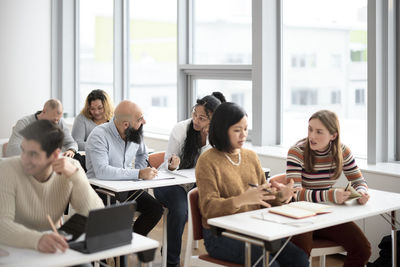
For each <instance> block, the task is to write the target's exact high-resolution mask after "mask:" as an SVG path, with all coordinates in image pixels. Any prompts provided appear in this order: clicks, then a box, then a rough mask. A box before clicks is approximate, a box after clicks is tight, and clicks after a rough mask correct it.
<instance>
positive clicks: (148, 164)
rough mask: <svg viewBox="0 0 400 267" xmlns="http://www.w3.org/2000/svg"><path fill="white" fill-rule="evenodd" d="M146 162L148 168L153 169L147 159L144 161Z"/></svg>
mask: <svg viewBox="0 0 400 267" xmlns="http://www.w3.org/2000/svg"><path fill="white" fill-rule="evenodd" d="M146 162H147V166H148V167H150V168H153V166H151V164H150V161H149V160H148V159H146Z"/></svg>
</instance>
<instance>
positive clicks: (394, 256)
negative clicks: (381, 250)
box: [391, 211, 397, 266]
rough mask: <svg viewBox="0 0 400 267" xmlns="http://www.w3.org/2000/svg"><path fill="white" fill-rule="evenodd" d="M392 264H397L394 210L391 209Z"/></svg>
mask: <svg viewBox="0 0 400 267" xmlns="http://www.w3.org/2000/svg"><path fill="white" fill-rule="evenodd" d="M391 215H392V266H397V229H396V211H392V214H391Z"/></svg>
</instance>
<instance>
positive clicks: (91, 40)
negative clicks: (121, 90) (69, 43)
mask: <svg viewBox="0 0 400 267" xmlns="http://www.w3.org/2000/svg"><path fill="white" fill-rule="evenodd" d="M79 3H80V6H79V11H80V14H79V23H80V24H79V33H80V35H79V40H80V43H79V63H80V69H79V100H80V101H79V103H78V105H79V109H81V108H82V107H83V104H84V102H85V99H86V96H87V95H88V94H89V93H90V91H92V90H93V89H103V90H105V91H106V92H107V93H108V94H109V95H110V97H111V98H112V97H113V32H114V31H113V25H114V24H113V7H114V2H113V0H81V1H79Z"/></svg>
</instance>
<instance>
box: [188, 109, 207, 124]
mask: <svg viewBox="0 0 400 267" xmlns="http://www.w3.org/2000/svg"><path fill="white" fill-rule="evenodd" d="M192 119H193V120H195V119H198V120H199V121H201V122H206V121H209V120H210V118H208V117H206V116H204V115H198V114H197V112H196V108H195V107H194V108H193V109H192Z"/></svg>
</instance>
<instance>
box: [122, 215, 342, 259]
mask: <svg viewBox="0 0 400 267" xmlns="http://www.w3.org/2000/svg"><path fill="white" fill-rule="evenodd" d="M149 237H150V238H152V239H155V240H157V241H159V242H160V244H161V242H162V220H161V221H160V222H159V223H158V224H157V226H156V227H155V228H154V229H153V231H151V233H150V234H149ZM182 239H183V240H182V252H181V266H183V261H184V257H185V249H186V239H187V225H186V227H185V232H184V233H183V238H182ZM205 252H206V250H205V248H204V245H203V242H202V241H200V242H199V248H198V249H194V250H193V255H199V254H204V253H205ZM343 258H344V256H343V255H332V256H327V258H326V266H327V267H339V266H343ZM318 264H319V259H318V258H314V259H313V264H312V266H313V267H317V266H319V265H318ZM129 265H130V266H138V262H137V258H136V256H134V257H131V258H130V259H129ZM153 266H154V267H161V253H160V249H157V251H156V255H155V259H154V261H153Z"/></svg>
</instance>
